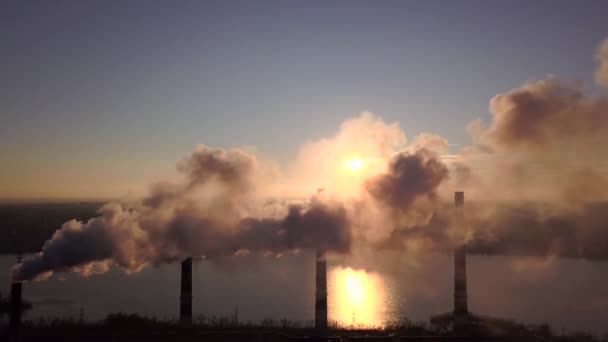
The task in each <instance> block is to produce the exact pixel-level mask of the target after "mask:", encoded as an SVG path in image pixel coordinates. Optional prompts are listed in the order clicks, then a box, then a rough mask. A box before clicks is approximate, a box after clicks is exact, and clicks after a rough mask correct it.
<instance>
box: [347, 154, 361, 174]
mask: <svg viewBox="0 0 608 342" xmlns="http://www.w3.org/2000/svg"><path fill="white" fill-rule="evenodd" d="M363 164H364V163H363V159H361V158H359V157H354V158H352V159H349V160H347V161H346V167H347V168H348V169H349V170H351V171H357V170H360V169H361V168H363Z"/></svg>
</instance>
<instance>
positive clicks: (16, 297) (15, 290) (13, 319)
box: [9, 282, 22, 341]
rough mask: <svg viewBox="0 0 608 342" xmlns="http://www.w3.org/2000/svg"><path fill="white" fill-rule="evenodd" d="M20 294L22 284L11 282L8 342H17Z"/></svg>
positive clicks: (19, 321) (20, 304)
mask: <svg viewBox="0 0 608 342" xmlns="http://www.w3.org/2000/svg"><path fill="white" fill-rule="evenodd" d="M21 292H22V283H21V282H13V283H12V284H11V304H10V310H11V313H10V318H9V320H10V321H9V341H17V340H18V339H19V328H20V326H21V308H22V301H21Z"/></svg>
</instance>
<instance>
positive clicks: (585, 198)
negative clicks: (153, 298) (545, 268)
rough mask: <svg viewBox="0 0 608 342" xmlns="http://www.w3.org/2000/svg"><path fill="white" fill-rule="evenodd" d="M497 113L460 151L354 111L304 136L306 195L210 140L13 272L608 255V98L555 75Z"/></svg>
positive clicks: (299, 171) (301, 174) (511, 94)
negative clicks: (387, 257)
mask: <svg viewBox="0 0 608 342" xmlns="http://www.w3.org/2000/svg"><path fill="white" fill-rule="evenodd" d="M605 47H606V43H604V44H603V45H602V48H600V53H599V56H600V57H598V60H599V62H600V66H599V69H598V72H597V73H596V78H597V79H598V82H600V83H602V82H603V78H602V77H603V76H602V75H604V74H605V67H606V63H605V62H606V58H605V53H604V52H605ZM598 75H600V76H598ZM490 112H491V114H492V118H491V121H490V123H489V124H485V123H484V122H483V121H481V120H478V121H475V122H473V123H471V124H470V125H469V130H470V132H471V137H472V141H473V144H472V145H471V146H467V147H465V148H463V149H462V150H461V151H460V153H458V154H456V155H448V151H449V149H448V147H449V144H448V141H447V140H446V139H445V138H443V137H440V136H438V135H434V134H431V133H422V134H420V135H418V136H415V137H414V139H413V141H412V142H411V144H409V145H408V144H407V139H406V136H405V134H404V132H403V131H402V129H401V128H400V127H399V125H398V123H386V122H384V121H383V120H382V119H381V118H379V117H377V116H375V115H374V114H371V113H363V114H361V115H360V116H359V117H356V118H352V119H348V120H346V121H345V122H344V123H343V124H342V125H341V127H340V129H339V131H338V133H337V134H336V135H335V136H334V137H330V138H327V139H322V140H320V141H315V142H308V143H306V144H305V145H304V146H303V147H302V149H301V151H300V152H299V154H298V155H297V156H296V160H295V162H294V163H292V164H291V167H290V168H288V169H287V170H286V173H285V174H286V175H287V177H286V179H288V180H289V182H293V183H296V184H306V189H307V190H306V191H307V192H306V193H307V194H310V193H312V192H313V191H314V189H316V188H317V187H321V188H327V189H328V191H327V192H326V194H323V195H321V196H314V197H311V198H310V199H308V200H302V201H299V202H298V203H293V202H290V201H287V200H281V199H279V200H276V199H275V200H270V199H268V196H267V194H266V193H265V191H264V189H266V188H267V187H268V186H270V185H273V182H274V180H275V179H276V178H277V174H276V170H275V168H274V167H272V166H270V165H269V164H268V163H265V162H262V161H260V160H259V159H258V158H256V156H255V155H254V154H252V153H248V152H245V151H243V150H239V149H234V150H229V151H226V150H222V149H213V148H209V147H206V146H199V147H197V148H196V149H195V150H194V152H193V153H192V154H191V155H190V156H189V157H187V158H186V159H184V160H182V161H181V162H179V163H178V167H177V168H178V171H179V172H180V174H181V175H182V181H181V182H178V183H160V184H156V185H153V186H152V187H151V189H150V193H149V195H148V196H147V197H145V198H143V199H142V201H141V203H140V204H138V205H135V206H129V207H127V206H125V205H123V204H119V203H111V204H108V205H106V206H104V207H103V208H102V209H100V211H99V216H98V217H95V218H93V219H91V220H89V221H87V222H78V221H69V222H66V223H65V224H64V225H63V226H62V227H61V228H60V229H59V230H57V231H56V233H55V234H54V235H53V237H52V238H51V239H50V240H48V241H47V242H46V243H45V245H44V247H43V249H42V251H41V252H40V253H39V254H37V255H34V256H33V257H32V258H29V259H27V260H25V261H24V262H23V263H21V264H18V265H16V266H15V267H14V268H13V276H14V278H15V279H19V280H30V279H41V278H44V277H47V276H49V275H51V274H52V273H53V272H63V271H76V272H80V273H83V274H91V273H101V272H105V271H106V270H107V269H108V268H109V267H110V266H111V265H115V266H118V267H120V268H122V269H124V270H125V271H126V272H136V271H138V270H140V269H141V268H142V267H145V266H146V265H158V264H161V263H169V262H174V261H178V260H181V259H183V258H185V257H188V256H204V257H207V258H211V259H212V258H214V257H217V256H224V255H243V254H247V253H249V252H261V253H266V254H270V255H280V254H281V253H285V252H288V251H293V250H297V249H302V248H318V249H321V250H324V251H326V252H329V253H340V254H348V253H354V252H355V251H356V249H357V248H383V249H394V250H398V251H406V252H408V253H417V252H425V251H446V250H449V249H450V248H452V247H453V246H455V245H456V244H460V243H462V242H463V241H467V242H468V244H469V251H471V252H473V253H482V254H486V253H487V254H515V255H551V256H566V257H577V258H579V257H582V258H593V259H608V234H607V233H606V229H604V227H605V225H606V223H608V217H606V215H605V214H604V213H606V212H608V210H605V209H607V208H608V204H606V203H608V202H607V201H608V178H607V176H608V172H607V170H608V169H607V168H608V160H607V159H606V156H608V153H607V152H608V151H607V147H606V146H608V141H607V139H608V99H606V98H604V97H601V96H596V95H592V94H591V93H590V92H589V91H587V90H586V89H585V87H584V86H583V85H582V84H580V83H570V82H564V81H561V80H559V79H558V78H555V77H549V78H546V79H544V80H539V81H532V82H527V83H525V84H524V85H522V86H521V87H518V88H515V89H513V90H510V91H508V92H505V93H502V94H498V95H496V96H495V97H494V98H492V99H491V101H490ZM454 190H464V191H465V194H466V196H467V205H466V208H465V211H466V215H465V217H466V218H467V219H466V221H462V220H460V221H459V220H455V219H454V215H453V210H452V207H453V204H452V200H453V197H452V196H453V191H454ZM289 195H293V194H289ZM289 195H288V194H285V197H288V196H289ZM299 195H301V193H300V194H299Z"/></svg>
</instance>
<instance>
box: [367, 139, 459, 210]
mask: <svg viewBox="0 0 608 342" xmlns="http://www.w3.org/2000/svg"><path fill="white" fill-rule="evenodd" d="M447 176H448V169H447V167H446V166H445V165H444V164H443V163H442V162H441V161H440V160H438V159H437V158H435V157H434V155H433V154H432V153H431V152H429V151H428V150H425V149H421V150H418V151H416V152H415V153H414V154H407V153H404V154H399V155H397V156H395V157H393V158H392V159H391V160H390V164H389V169H388V172H387V173H384V174H380V175H377V176H375V177H372V178H370V179H368V180H367V181H366V182H365V184H364V186H365V189H366V190H367V191H368V192H369V194H370V195H371V196H372V197H373V198H374V199H375V200H376V201H378V202H379V203H381V204H383V205H385V206H386V207H388V208H391V209H394V210H399V211H405V210H407V209H409V208H410V207H411V205H412V203H413V202H414V201H415V200H416V199H418V198H420V197H421V196H426V197H430V198H432V197H433V196H434V195H435V190H436V189H437V187H438V186H439V184H441V182H442V181H443V180H445V179H446V178H447Z"/></svg>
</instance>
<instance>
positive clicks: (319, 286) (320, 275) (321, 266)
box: [315, 249, 327, 330]
mask: <svg viewBox="0 0 608 342" xmlns="http://www.w3.org/2000/svg"><path fill="white" fill-rule="evenodd" d="M316 260H317V277H316V291H315V329H317V330H325V329H327V261H326V260H325V254H324V253H323V252H322V251H321V250H319V249H317V259H316Z"/></svg>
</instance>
